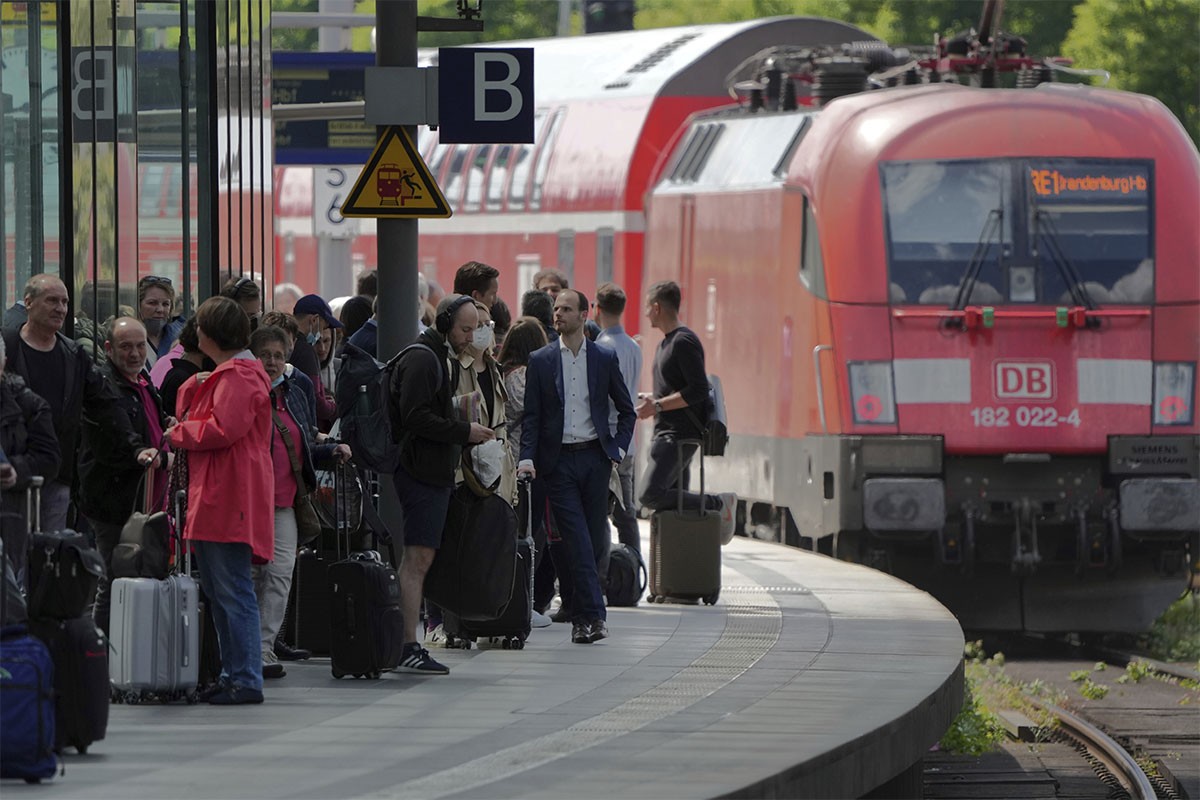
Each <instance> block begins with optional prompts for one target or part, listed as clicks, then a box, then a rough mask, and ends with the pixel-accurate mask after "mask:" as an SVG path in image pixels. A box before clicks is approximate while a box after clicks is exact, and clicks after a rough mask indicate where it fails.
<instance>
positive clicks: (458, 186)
mask: <svg viewBox="0 0 1200 800" xmlns="http://www.w3.org/2000/svg"><path fill="white" fill-rule="evenodd" d="M470 149H471V145H469V144H460V145H455V146H454V155H453V156H452V157H451V158H450V166H449V167H448V168H447V172H446V178H445V179H444V180H443V181H442V185H443V186H445V187H446V190H445V192H444V194H445V195H446V202H447V203H449V204H450V207H451V208H454V209H456V210H457V208H458V207H459V200H460V199H461V198H462V187H463V178H464V176H463V173H464V172H465V171H466V165H467V152H468V151H469V150H470Z"/></svg>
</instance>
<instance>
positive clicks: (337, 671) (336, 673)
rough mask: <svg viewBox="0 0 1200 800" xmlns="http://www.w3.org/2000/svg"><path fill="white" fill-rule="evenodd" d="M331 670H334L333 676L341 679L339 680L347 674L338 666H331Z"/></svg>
mask: <svg viewBox="0 0 1200 800" xmlns="http://www.w3.org/2000/svg"><path fill="white" fill-rule="evenodd" d="M330 672H332V673H333V677H334V678H336V679H337V680H339V681H340V680H341V679H342V678H344V677H345V676H346V673H344V672H342V671H341V670H340V669H338V668H337V667H331V668H330Z"/></svg>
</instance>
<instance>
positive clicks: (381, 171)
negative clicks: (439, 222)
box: [342, 125, 454, 218]
mask: <svg viewBox="0 0 1200 800" xmlns="http://www.w3.org/2000/svg"><path fill="white" fill-rule="evenodd" d="M452 213H454V212H453V211H451V210H450V204H449V203H447V202H446V198H445V197H444V196H443V195H442V190H441V189H439V188H438V185H437V182H436V181H434V179H433V175H431V174H430V173H429V167H427V166H425V161H424V160H423V159H422V158H421V154H420V153H418V152H417V148H415V147H413V143H412V139H410V138H409V137H408V133H407V132H406V131H405V130H404V128H402V127H400V126H396V125H394V126H392V127H389V128H388V129H387V130H386V131H384V133H383V136H382V137H380V139H379V143H378V144H377V145H375V152H373V153H371V157H370V158H369V159H368V160H367V165H366V166H365V167H363V171H362V174H361V175H359V176H358V181H357V182H356V183H355V184H354V188H353V189H351V190H350V194H349V196H347V197H346V202H345V203H343V204H342V216H344V217H384V218H394V217H402V218H409V217H443V218H444V217H449V216H450V215H451V214H452Z"/></svg>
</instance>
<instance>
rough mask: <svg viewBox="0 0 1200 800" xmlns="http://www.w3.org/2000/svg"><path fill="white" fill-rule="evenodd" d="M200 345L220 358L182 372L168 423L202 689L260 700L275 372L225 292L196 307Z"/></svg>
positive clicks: (216, 695)
mask: <svg viewBox="0 0 1200 800" xmlns="http://www.w3.org/2000/svg"><path fill="white" fill-rule="evenodd" d="M196 334H197V338H198V340H199V346H200V351H201V352H202V353H204V354H205V355H206V356H208V357H209V358H211V359H212V360H213V363H215V364H216V365H217V366H216V368H215V369H214V370H213V371H212V372H211V373H208V372H201V373H199V374H197V375H195V376H193V377H191V378H189V379H188V380H187V382H186V383H184V384H183V386H182V387H180V389H179V399H178V402H177V409H178V411H179V416H180V417H183V421H182V422H180V423H178V424H177V425H174V426H172V427H171V428H170V429H169V430H168V431H167V438H168V439H169V440H170V442H171V447H172V448H174V449H175V450H184V451H187V460H188V461H187V472H188V487H187V497H188V509H187V517H186V521H185V524H184V529H183V538H184V539H186V540H187V541H188V542H190V543H191V545H192V547H193V549H194V550H195V553H196V561H197V563H198V564H199V567H200V581H201V583H202V584H203V586H204V590H205V592H206V594H207V595H208V597H209V600H210V601H211V605H212V617H213V625H214V627H215V628H216V631H217V640H218V643H219V645H220V651H221V679H220V682H219V683H218V684H217V685H216V686H215V687H214V689H213V691H212V692H211V693H210V694H209V695H208V696H207V698H206V699H207V700H208V702H209V703H213V704H215V705H241V704H244V703H261V702H262V701H263V693H262V659H261V652H260V647H259V636H260V632H259V628H260V622H259V616H258V599H257V597H256V596H255V594H254V580H253V577H252V575H251V563H252V561H257V562H259V563H263V562H266V561H270V560H271V557H272V556H273V555H274V550H275V523H274V505H273V498H274V497H275V471H274V466H273V463H272V461H271V436H272V431H273V428H274V426H273V424H272V420H271V397H270V394H271V380H270V378H268V377H267V373H266V371H265V370H264V369H263V366H262V364H261V363H259V361H258V359H256V358H255V357H254V355H253V354H252V353H251V352H250V351H249V350H247V349H246V347H247V345H248V344H249V342H250V318H249V317H248V316H247V314H246V312H245V310H244V309H243V308H242V307H241V306H239V305H238V303H236V302H234V301H233V300H231V299H229V298H227V297H210V298H209V299H207V300H205V301H204V302H203V303H201V304H200V308H199V309H197V311H196Z"/></svg>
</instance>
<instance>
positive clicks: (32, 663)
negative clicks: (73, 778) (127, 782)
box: [0, 625, 58, 783]
mask: <svg viewBox="0 0 1200 800" xmlns="http://www.w3.org/2000/svg"><path fill="white" fill-rule="evenodd" d="M0 669H3V670H4V673H5V677H4V680H0V778H24V779H25V782H26V783H39V782H40V781H41V780H42V778H49V777H52V776H53V775H54V773H55V772H57V771H58V758H57V757H56V756H55V755H54V662H53V661H52V660H51V658H50V651H49V650H47V649H46V645H44V644H42V642H41V640H39V639H36V638H34V637H33V636H30V635H28V634H27V633H26V632H25V627H24V626H22V625H13V626H10V627H7V628H5V629H4V630H3V631H2V632H0Z"/></svg>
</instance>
